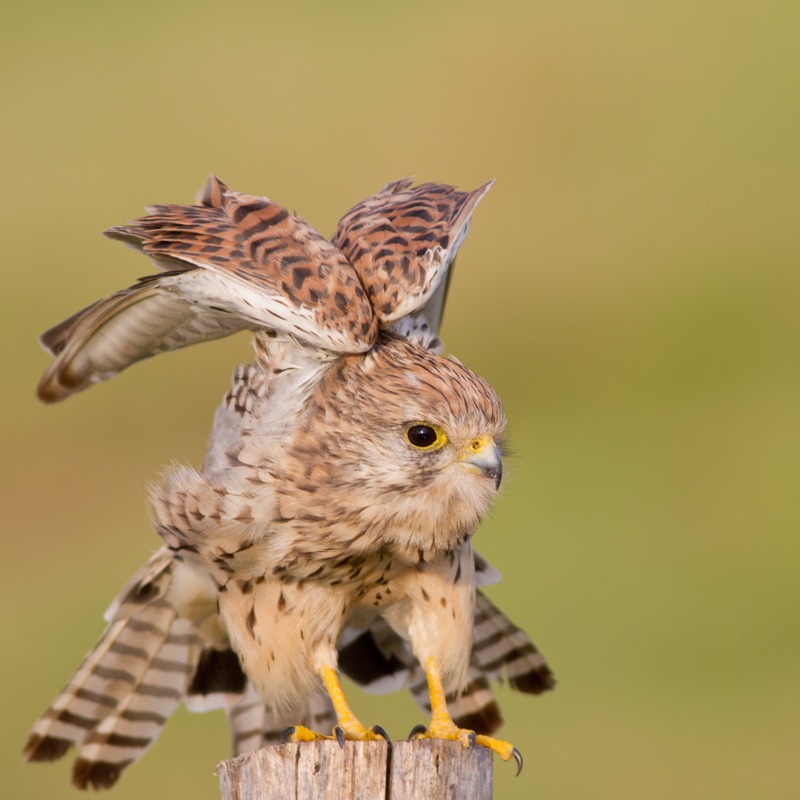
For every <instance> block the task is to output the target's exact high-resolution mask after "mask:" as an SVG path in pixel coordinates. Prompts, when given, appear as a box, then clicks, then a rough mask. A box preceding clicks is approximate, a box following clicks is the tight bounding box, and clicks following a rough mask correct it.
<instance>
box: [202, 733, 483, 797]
mask: <svg viewBox="0 0 800 800" xmlns="http://www.w3.org/2000/svg"><path fill="white" fill-rule="evenodd" d="M217 774H218V775H219V777H220V785H221V788H222V800H285V798H292V799H293V800H294V798H297V800H419V798H422V800H455V799H456V798H458V800H462V799H463V800H491V796H492V754H491V752H490V751H488V750H486V749H484V748H483V747H475V748H473V749H472V750H469V749H467V748H465V747H463V746H462V745H461V744H460V743H459V742H445V741H442V740H440V739H427V740H416V741H398V742H395V743H394V744H393V745H392V746H391V748H390V747H389V745H388V744H387V743H386V742H345V745H344V747H340V746H339V744H338V743H337V742H336V741H331V740H320V741H316V742H301V743H297V744H284V745H272V746H267V747H263V748H261V749H260V750H256V751H255V752H253V753H246V754H245V755H242V756H238V757H237V758H232V759H229V760H228V761H223V762H222V763H221V764H219V766H218V767H217Z"/></svg>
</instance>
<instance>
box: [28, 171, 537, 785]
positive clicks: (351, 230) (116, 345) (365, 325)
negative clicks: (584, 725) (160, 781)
mask: <svg viewBox="0 0 800 800" xmlns="http://www.w3.org/2000/svg"><path fill="white" fill-rule="evenodd" d="M489 186H490V184H487V185H486V186H484V187H481V188H480V189H478V190H476V191H475V192H470V193H463V192H457V191H456V190H454V189H453V188H452V187H448V186H443V185H438V184H423V185H422V186H418V187H414V188H411V186H410V183H409V182H407V181H398V182H395V183H393V184H389V186H387V187H386V188H385V189H384V190H382V191H381V192H379V193H378V194H376V195H375V196H373V197H371V198H368V199H367V200H366V201H364V202H363V203H360V204H358V205H357V206H355V207H354V208H353V209H351V211H349V212H348V213H347V214H346V215H345V216H344V217H343V219H342V221H341V222H340V225H339V228H338V230H337V233H336V235H335V236H334V239H333V243H331V242H327V241H326V240H324V239H323V238H322V237H321V235H320V234H318V233H316V231H314V230H313V228H311V226H309V225H308V223H306V222H304V221H303V220H301V219H300V218H299V217H296V216H292V215H290V214H288V212H286V211H285V209H283V208H281V207H280V206H277V205H276V204H274V203H271V202H270V201H268V200H266V199H265V198H253V197H249V196H246V195H241V194H238V193H235V192H231V191H230V190H229V189H228V188H227V187H226V186H225V185H224V184H223V183H222V182H221V181H219V180H218V179H216V178H213V177H212V178H211V179H210V181H209V183H208V185H207V186H206V188H205V190H204V191H203V192H202V193H201V194H200V195H199V197H198V205H196V206H154V207H152V208H151V209H150V212H151V213H150V216H148V217H144V218H142V219H140V220H136V221H134V222H132V223H130V224H128V225H126V226H121V227H119V228H113V229H111V231H110V232H109V233H110V235H112V236H114V237H116V238H122V239H124V240H126V241H128V242H131V243H133V244H134V245H135V246H136V247H138V248H140V249H141V250H142V251H143V252H145V253H146V254H147V255H149V256H151V257H152V258H153V259H154V260H155V261H156V263H157V264H158V265H159V266H160V267H162V268H164V269H165V270H166V271H164V272H162V273H161V274H160V275H156V276H152V277H150V278H146V279H143V281H140V283H139V284H137V285H136V286H134V287H131V288H130V289H127V290H123V292H120V293H117V294H116V295H113V296H112V297H110V298H107V299H105V300H101V301H99V302H98V303H95V304H94V305H92V306H89V307H88V309H86V310H84V312H80V313H79V314H77V315H75V316H73V317H71V318H70V319H68V320H66V321H65V322H64V323H61V324H60V325H58V326H56V327H55V328H53V329H51V330H50V331H48V332H47V333H46V334H44V336H43V343H44V344H45V346H46V347H47V348H48V349H49V350H50V351H51V352H53V353H54V355H55V356H56V358H55V360H54V362H53V363H52V364H51V366H50V368H49V369H48V371H47V372H46V373H45V376H44V377H43V379H42V382H41V383H40V387H39V394H40V397H42V398H43V399H45V400H50V401H52V400H60V399H63V398H64V397H66V396H68V395H69V394H71V393H72V392H74V391H78V390H80V389H82V388H86V387H87V386H88V385H90V384H91V383H93V382H96V381H99V380H103V379H105V378H107V377H110V376H111V375H113V374H115V373H116V372H118V371H120V370H121V369H124V368H125V367H126V366H128V365H130V364H132V363H134V362H135V361H138V360H141V359H142V358H146V357H148V356H150V355H154V354H156V353H158V352H162V351H164V350H169V349H175V348H177V347H182V346H185V345H187V344H192V343H194V342H197V341H202V340H204V339H210V338H216V337H218V336H223V335H227V334H228V333H231V332H233V331H235V330H240V329H242V328H250V329H252V330H254V332H255V340H254V341H255V352H256V358H255V361H254V363H253V364H251V365H249V366H243V367H239V368H237V370H236V371H235V373H234V378H233V382H232V385H231V388H230V390H229V391H228V393H227V394H226V396H225V399H224V400H223V403H222V405H221V406H220V408H219V410H218V411H217V415H216V418H215V422H214V428H213V431H212V436H211V441H210V445H209V449H208V452H207V454H206V457H205V459H204V461H203V463H202V465H201V467H200V468H199V469H198V470H194V469H191V468H189V467H179V468H175V469H172V470H171V471H170V472H169V473H168V474H167V475H166V477H165V478H164V480H163V481H161V483H160V484H159V485H158V486H156V487H155V488H154V489H153V492H152V513H153V522H154V525H155V528H156V530H157V532H158V533H159V535H160V536H161V537H162V539H163V541H164V545H165V546H164V547H163V548H162V549H161V550H159V552H158V553H157V554H156V555H155V556H154V557H153V558H152V559H151V560H150V561H149V562H148V564H146V565H145V567H143V569H142V570H140V572H139V573H137V575H136V576H135V577H134V579H133V581H132V582H131V583H130V584H129V585H128V586H127V587H126V588H125V589H124V590H123V592H122V593H121V594H120V596H119V597H118V599H117V600H116V601H115V603H114V604H113V605H112V607H111V609H109V612H108V613H107V620H108V622H109V627H108V629H107V630H106V632H105V634H104V635H103V637H102V639H101V641H100V643H99V644H98V645H97V647H96V648H95V649H94V650H93V651H92V652H91V653H90V654H89V655H88V656H87V658H86V660H85V661H84V663H83V664H82V666H81V667H80V668H79V670H78V672H77V673H76V674H75V676H74V677H73V679H72V680H71V682H70V683H69V684H68V686H67V687H66V688H65V689H64V691H63V692H62V693H61V695H59V697H58V698H57V699H56V701H55V703H54V704H53V705H52V706H51V708H50V709H48V711H47V712H45V714H44V715H43V717H42V718H41V719H40V720H39V721H38V722H37V723H36V725H35V726H34V729H33V731H32V734H31V738H30V740H29V742H28V746H27V748H26V755H27V757H28V758H29V759H31V760H48V759H52V758H57V757H60V756H62V755H63V754H64V753H65V752H66V750H67V749H68V748H69V747H70V746H71V745H75V746H77V747H78V756H77V760H76V765H75V770H74V781H75V783H76V785H79V786H86V785H93V786H105V785H111V784H112V783H113V782H114V781H115V780H116V779H117V778H118V776H119V773H120V771H121V770H122V769H123V768H124V767H125V766H127V764H129V763H131V761H133V760H135V759H136V758H138V757H139V756H140V755H141V754H142V753H143V752H144V750H145V749H146V748H147V747H148V746H149V744H150V743H152V741H153V740H154V739H155V737H156V736H157V735H158V733H159V731H160V729H161V727H162V726H163V724H164V723H165V722H166V719H167V718H168V716H169V715H170V713H171V712H172V711H173V710H174V708H175V707H176V706H177V704H178V703H180V702H181V701H183V702H185V703H186V704H187V706H189V707H190V708H192V709H195V710H203V709H205V708H210V707H219V706H222V707H225V708H226V709H227V712H228V718H229V721H230V724H231V729H232V735H233V739H234V748H235V750H236V751H237V752H243V751H245V750H247V749H252V748H254V747H257V746H260V745H261V744H262V743H264V742H265V741H269V740H271V739H273V738H274V736H275V734H276V732H277V731H279V730H281V729H283V728H285V727H286V726H287V725H290V724H292V723H295V724H297V723H301V724H302V725H304V726H306V727H307V728H312V727H314V726H317V725H330V724H331V722H332V721H334V722H335V721H336V720H337V718H338V725H339V726H341V727H342V729H343V734H344V735H346V736H347V737H348V738H373V737H374V736H376V735H379V733H380V732H379V731H377V729H376V730H375V731H374V730H373V729H367V728H364V727H363V726H362V725H361V723H360V722H359V721H358V720H356V719H355V718H354V717H353V716H352V713H351V712H350V710H349V708H348V707H347V705H346V703H345V702H344V699H343V697H342V696H341V693H340V690H339V689H338V681H337V679H336V677H335V669H336V667H337V663H338V664H339V665H340V666H341V668H342V669H343V671H345V672H346V673H348V674H351V675H352V676H353V678H354V679H355V680H356V681H357V682H359V683H361V684H362V685H365V686H366V688H368V689H371V690H375V691H385V690H390V689H393V688H400V687H402V686H407V687H409V688H410V690H411V692H412V695H413V696H414V697H415V699H416V700H417V701H418V702H420V703H421V704H422V705H423V706H426V705H427V706H428V707H430V705H431V700H432V702H433V722H432V725H431V730H430V734H426V735H438V736H448V737H450V736H452V737H453V738H455V737H459V738H463V736H464V735H465V734H466V733H467V731H459V729H458V728H456V727H455V726H453V725H452V723H451V722H449V721H448V720H449V716H448V715H447V710H446V708H445V707H444V699H443V695H442V696H441V698H439V689H438V688H437V687H440V686H441V681H443V689H442V691H447V692H448V693H449V705H450V710H451V711H452V712H453V715H454V716H455V718H456V719H457V720H458V721H460V722H462V723H464V724H467V725H468V727H470V728H474V729H477V730H478V732H479V733H491V732H492V731H493V730H494V729H495V728H496V727H497V726H498V725H499V723H500V714H499V710H498V709H497V706H496V703H495V702H494V699H493V697H492V694H491V690H490V688H489V685H488V679H502V678H504V677H506V678H508V680H509V682H510V683H511V685H512V686H513V687H514V688H517V689H520V690H521V691H525V692H532V693H538V692H540V691H544V690H546V689H548V688H551V687H552V685H553V680H552V675H551V673H550V671H549V669H548V667H547V665H546V663H545V662H544V660H543V659H542V657H541V655H540V654H539V653H538V651H537V650H536V648H535V647H534V646H533V645H532V644H531V643H530V641H529V640H528V638H527V637H526V636H525V634H524V633H523V632H522V631H521V630H520V629H519V628H517V627H516V626H514V625H513V624H512V623H511V622H509V621H508V620H507V619H506V618H505V617H504V616H503V615H502V613H501V612H500V611H499V610H498V609H496V608H495V607H494V606H493V605H492V604H491V603H490V601H489V600H488V598H486V597H485V596H484V595H483V594H482V593H480V592H477V594H476V586H477V585H482V584H484V583H486V582H489V579H490V577H491V576H492V571H491V568H490V567H489V566H488V565H487V564H486V563H485V562H484V561H483V560H482V559H480V557H479V556H477V555H476V554H475V553H474V551H473V550H472V547H471V541H470V539H471V535H472V533H473V532H474V531H475V529H476V527H477V525H478V523H479V521H480V519H481V517H482V516H483V514H484V513H485V512H486V511H487V510H488V508H489V505H490V504H491V502H492V500H493V498H494V496H495V495H496V493H497V489H498V486H499V482H500V476H501V461H500V454H501V452H502V444H503V437H504V429H505V418H504V415H503V411H502V407H501V405H500V401H499V399H498V398H497V396H496V394H495V393H494V391H493V390H492V388H491V386H489V384H488V383H486V382H485V381H484V380H482V379H481V378H479V377H478V376H477V375H475V374H474V373H472V372H470V371H469V370H468V369H466V368H465V367H463V366H462V365H461V364H459V363H458V362H455V361H451V360H448V359H445V358H443V357H441V356H439V355H437V354H436V353H435V352H434V350H435V349H437V348H438V345H439V342H438V337H437V334H438V326H439V323H440V321H441V311H442V306H443V303H444V296H445V290H446V283H447V279H448V270H449V269H450V268H451V265H452V261H453V258H454V257H455V253H456V250H457V249H458V247H459V246H460V244H461V242H462V240H463V238H464V235H465V233H466V230H467V227H468V224H469V220H470V218H471V215H472V213H473V211H474V208H475V206H476V204H477V203H478V201H479V200H480V199H481V197H483V195H484V194H485V193H486V191H487V190H488V188H489ZM419 437H422V438H419ZM425 437H428V439H430V440H431V442H430V443H429V441H428V439H426V438H425ZM432 437H435V441H433V438H432ZM473 636H474V638H473ZM366 664H370V665H371V667H370V668H369V669H365V665H366ZM320 680H322V682H324V684H325V686H326V689H327V691H328V693H329V694H330V697H331V698H332V699H333V703H334V706H333V707H332V706H331V702H330V700H329V699H327V698H326V697H325V695H324V694H321V693H320V688H321V683H320ZM426 684H427V686H426ZM465 687H466V691H463V693H462V690H464V688H465ZM428 692H430V699H429V695H428ZM334 712H335V713H334ZM304 730H305V729H303V728H296V731H297V735H298V736H300V737H301V738H302V736H308V735H311V734H310V733H309V732H307V731H305V732H304ZM478 741H479V743H480V744H485V745H486V746H491V747H493V749H496V750H497V751H498V752H500V753H501V755H503V757H504V758H509V757H510V756H511V755H512V751H511V747H510V745H507V743H503V742H496V740H489V739H481V738H480V737H479V740H478ZM495 742H496V744H495ZM513 755H514V756H515V757H517V756H518V754H517V753H516V751H514V752H513Z"/></svg>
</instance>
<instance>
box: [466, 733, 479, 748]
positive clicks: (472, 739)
mask: <svg viewBox="0 0 800 800" xmlns="http://www.w3.org/2000/svg"><path fill="white" fill-rule="evenodd" d="M477 738H478V734H477V733H475V731H470V732H469V733H468V734H467V740H468V741H469V749H470V750H474V749H475V740H476V739H477Z"/></svg>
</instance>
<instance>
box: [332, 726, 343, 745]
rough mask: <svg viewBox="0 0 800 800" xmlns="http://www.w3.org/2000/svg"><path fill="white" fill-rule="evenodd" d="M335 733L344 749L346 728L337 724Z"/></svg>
mask: <svg viewBox="0 0 800 800" xmlns="http://www.w3.org/2000/svg"><path fill="white" fill-rule="evenodd" d="M333 735H334V736H335V737H336V741H337V742H339V747H341V748H342V750H344V741H345V738H344V728H343V727H342V726H341V725H337V726H336V727H335V728H334V729H333Z"/></svg>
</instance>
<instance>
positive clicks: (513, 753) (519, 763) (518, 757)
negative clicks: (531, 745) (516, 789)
mask: <svg viewBox="0 0 800 800" xmlns="http://www.w3.org/2000/svg"><path fill="white" fill-rule="evenodd" d="M511 756H512V757H513V759H514V761H516V762H517V775H519V774H520V772H522V753H520V751H519V750H517V748H516V747H515V748H514V749H513V750H512V751H511Z"/></svg>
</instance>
